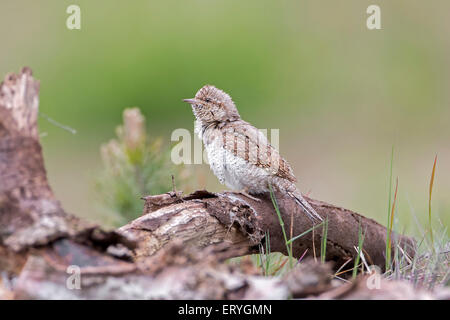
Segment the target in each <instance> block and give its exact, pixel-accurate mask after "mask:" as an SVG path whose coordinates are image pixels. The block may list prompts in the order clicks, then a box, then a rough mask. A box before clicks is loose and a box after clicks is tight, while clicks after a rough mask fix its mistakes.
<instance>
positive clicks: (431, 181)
mask: <svg viewBox="0 0 450 320" xmlns="http://www.w3.org/2000/svg"><path fill="white" fill-rule="evenodd" d="M436 161H437V155H436V156H435V157H434V163H433V170H432V171H431V178H430V193H429V197H428V225H429V228H430V239H431V245H432V246H433V248H434V241H433V229H432V228H431V195H432V194H433V184H434V175H435V172H436Z"/></svg>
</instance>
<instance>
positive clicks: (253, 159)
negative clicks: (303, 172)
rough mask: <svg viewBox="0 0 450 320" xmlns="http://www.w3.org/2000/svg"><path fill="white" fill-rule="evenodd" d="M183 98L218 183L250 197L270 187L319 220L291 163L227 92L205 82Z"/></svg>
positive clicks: (267, 190) (264, 191)
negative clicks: (243, 115) (244, 118)
mask: <svg viewBox="0 0 450 320" xmlns="http://www.w3.org/2000/svg"><path fill="white" fill-rule="evenodd" d="M183 101H185V102H187V103H189V104H191V106H192V111H193V112H194V115H195V118H196V122H195V132H196V134H198V136H199V138H200V139H201V140H202V141H203V144H204V145H205V148H206V152H207V155H208V160H209V163H210V166H211V170H212V171H213V172H214V174H215V175H216V177H217V178H218V179H219V181H220V183H222V184H225V185H227V186H228V187H229V188H231V189H234V190H239V193H241V194H243V195H245V196H248V197H250V198H252V199H255V198H254V197H252V196H251V194H253V195H256V194H261V193H266V192H269V191H270V188H271V187H273V189H274V190H276V191H279V192H280V193H282V194H287V195H289V196H290V197H292V198H293V199H294V200H295V201H296V202H297V203H298V205H299V206H300V207H301V208H302V209H303V211H304V212H305V213H306V214H307V215H308V216H309V217H310V218H311V219H312V220H313V221H314V220H322V218H321V217H320V216H319V215H318V214H317V212H316V211H315V210H314V209H313V208H312V207H311V205H310V204H309V203H308V202H307V201H306V200H305V199H304V198H303V196H302V194H301V193H300V191H299V190H298V189H297V187H296V185H295V182H296V181H297V179H296V178H295V176H294V173H293V171H292V168H291V166H290V165H289V164H288V162H287V161H286V160H284V159H283V158H282V157H281V156H280V154H279V153H278V151H277V150H276V149H275V148H274V147H273V146H272V145H270V143H269V142H268V140H267V138H266V136H265V135H264V134H263V133H262V132H261V131H260V130H258V129H256V128H255V127H253V126H252V125H251V124H250V123H248V122H246V121H244V120H242V119H241V117H240V115H239V112H238V110H237V108H236V105H235V104H234V102H233V100H232V99H231V97H230V96H229V95H228V94H227V93H225V92H224V91H222V90H220V89H217V88H216V87H214V86H211V85H206V86H204V87H202V88H201V89H200V90H199V91H198V92H197V93H196V95H195V98H192V99H184V100H183Z"/></svg>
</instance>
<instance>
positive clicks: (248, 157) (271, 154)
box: [221, 120, 297, 182]
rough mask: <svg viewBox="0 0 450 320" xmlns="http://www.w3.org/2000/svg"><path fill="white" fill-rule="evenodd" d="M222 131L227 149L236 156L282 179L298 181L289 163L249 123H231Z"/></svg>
mask: <svg viewBox="0 0 450 320" xmlns="http://www.w3.org/2000/svg"><path fill="white" fill-rule="evenodd" d="M221 131H222V134H223V135H222V139H223V141H222V143H223V145H224V147H225V149H226V150H228V151H230V152H232V153H233V154H234V155H235V156H238V157H240V158H242V159H244V160H245V161H248V162H250V163H252V164H254V165H256V166H258V167H260V168H264V169H266V170H268V171H269V172H270V173H271V174H273V175H276V176H278V177H280V178H283V179H287V180H289V181H292V182H296V181H297V179H296V178H295V176H294V172H293V170H292V168H291V166H290V165H289V163H288V162H287V161H286V160H284V159H283V157H281V156H280V154H279V152H278V150H277V149H275V148H274V147H273V146H272V145H271V144H270V143H269V142H268V141H267V138H266V136H265V135H264V134H263V133H262V132H261V131H260V130H258V129H256V128H255V127H253V126H252V125H251V124H249V123H248V122H245V121H242V120H240V121H235V122H231V123H229V124H227V125H226V126H225V127H223V128H222V130H221Z"/></svg>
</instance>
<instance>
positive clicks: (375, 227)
mask: <svg viewBox="0 0 450 320" xmlns="http://www.w3.org/2000/svg"><path fill="white" fill-rule="evenodd" d="M38 91H39V84H38V82H37V81H36V80H34V79H33V78H32V76H31V70H30V69H28V68H25V69H24V70H22V72H21V73H20V74H19V75H9V76H7V77H6V79H5V81H4V82H3V83H2V84H1V85H0V272H1V278H0V298H16V299H24V298H25V299H26V298H39V299H62V298H68V299H72V298H76V299H102V298H103V299H132V298H134V299H174V298H185V299H230V298H233V299H260V298H262V299H286V298H287V297H302V298H304V297H310V296H316V295H320V294H324V293H325V292H327V291H329V290H330V289H331V288H332V287H333V285H332V281H331V266H330V265H328V264H326V265H322V264H316V263H315V262H314V261H313V260H303V261H302V263H301V264H299V265H298V266H297V267H296V268H295V269H294V270H293V271H292V272H291V273H290V274H288V275H286V277H284V278H277V277H269V278H266V277H262V276H260V275H258V274H257V271H256V270H255V269H254V268H253V266H252V265H251V264H246V263H241V264H240V265H239V266H236V265H230V264H227V263H224V260H225V259H227V258H230V257H234V256H240V255H243V254H245V253H247V252H254V251H256V250H257V248H258V245H259V244H263V245H264V241H266V238H265V234H266V231H268V232H269V234H270V245H271V249H272V251H280V252H285V251H284V250H285V246H284V239H283V237H282V233H281V228H280V224H279V221H278V218H277V216H276V214H275V211H274V209H273V206H272V203H271V201H270V199H269V198H268V196H267V195H266V196H263V197H261V201H254V200H251V199H248V198H246V197H243V196H241V195H238V194H233V193H221V194H212V193H209V192H206V191H198V192H195V193H193V194H191V195H188V196H184V197H182V196H181V194H179V193H178V194H175V193H167V194H164V195H159V196H149V197H146V198H145V200H146V202H145V212H144V215H143V216H142V217H140V218H138V219H136V220H134V221H132V222H130V223H129V224H127V225H126V226H123V227H122V228H120V229H119V230H117V231H105V230H103V229H101V228H99V227H98V226H95V225H93V224H91V223H88V222H85V221H82V220H81V219H79V218H77V217H75V216H72V215H69V214H67V213H66V212H65V211H64V209H63V208H62V207H61V205H60V203H59V202H58V201H57V199H55V197H54V195H53V193H52V191H51V189H50V186H49V184H48V182H47V177H46V173H45V167H44V163H43V157H42V152H41V146H40V143H39V135H38V131H37V112H38ZM276 197H277V200H278V204H279V207H280V209H281V212H282V217H283V220H284V222H285V225H286V230H290V219H291V214H292V219H293V226H292V227H293V235H294V236H295V235H297V234H299V233H301V232H303V231H304V230H306V229H308V228H309V227H310V226H311V222H310V221H309V220H308V219H307V218H306V217H305V215H304V214H303V213H302V212H300V211H299V210H298V208H297V206H294V204H293V203H292V202H290V200H289V199H286V198H283V197H282V196H281V195H279V194H277V195H276ZM309 201H310V202H311V204H312V205H313V206H314V207H315V209H316V210H317V211H318V213H319V214H320V215H321V216H322V217H327V216H328V218H329V230H328V249H327V260H333V261H336V262H338V263H340V262H342V261H346V259H349V258H352V257H353V256H354V252H353V251H354V249H353V246H354V245H356V244H357V232H358V225H359V221H361V226H362V227H363V230H364V231H365V233H366V239H365V253H366V257H367V260H368V261H369V262H370V263H373V264H377V265H380V264H382V260H383V252H384V237H385V233H386V229H385V228H383V227H382V226H381V225H379V224H377V223H376V222H374V221H373V220H370V219H367V218H364V217H362V216H360V215H358V214H356V213H354V212H351V211H349V210H345V209H342V208H339V207H335V206H332V205H329V204H326V203H323V202H320V201H316V200H312V199H309ZM315 231H316V232H315V236H314V242H313V241H312V240H313V237H312V233H309V234H308V235H306V236H304V237H302V238H301V239H299V240H297V241H296V242H295V243H294V246H293V251H294V255H295V256H297V257H299V256H300V255H302V254H303V253H304V252H305V250H307V249H308V253H309V254H311V252H312V251H313V246H312V243H315V247H316V248H318V247H320V245H319V243H320V234H321V230H320V229H317V230H315ZM399 242H400V243H402V244H404V245H405V247H406V249H407V246H408V245H412V240H411V239H409V238H407V237H401V238H399ZM317 253H318V252H317ZM71 266H72V267H76V268H78V269H77V270H78V271H79V274H78V275H79V284H80V287H79V289H78V288H77V281H75V282H72V283H70V281H71V278H70V276H71V275H73V274H72V273H70V272H69V269H70V267H71ZM5 274H6V275H5ZM350 291H351V290H348V291H345V290H344V291H343V292H344V293H345V292H350ZM333 292H334V296H333V295H331V296H329V297H332V298H333V297H338V298H339V297H340V295H339V294H341V295H342V293H341V292H340V293H339V292H338V294H336V291H333ZM323 298H327V296H326V295H325V296H323Z"/></svg>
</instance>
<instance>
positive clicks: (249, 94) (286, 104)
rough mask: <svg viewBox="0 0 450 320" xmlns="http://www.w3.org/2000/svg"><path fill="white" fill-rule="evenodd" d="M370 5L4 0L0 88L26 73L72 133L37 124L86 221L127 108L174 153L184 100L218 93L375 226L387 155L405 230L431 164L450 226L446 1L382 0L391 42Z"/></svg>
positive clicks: (439, 209)
mask: <svg viewBox="0 0 450 320" xmlns="http://www.w3.org/2000/svg"><path fill="white" fill-rule="evenodd" d="M71 4H77V5H79V6H80V8H81V20H82V21H81V30H68V29H67V28H66V19H67V17H68V14H67V13H66V8H67V7H68V6H69V5H71ZM371 4H374V3H373V1H371V0H347V1H333V0H327V1H315V0H280V1H273V0H246V1H240V0H214V1H210V0H189V1H179V0H135V1H133V2H125V1H119V0H97V1H92V0H76V1H72V0H59V1H54V0H40V1H33V0H1V1H0V38H1V39H2V44H1V50H0V76H2V75H4V74H5V73H7V72H10V71H18V70H20V69H21V67H22V66H24V65H28V66H30V67H32V69H33V71H34V75H35V76H36V77H37V78H38V79H39V80H40V82H41V95H40V108H41V111H42V112H43V113H44V114H46V115H48V116H49V117H51V118H52V119H55V120H56V121H58V122H60V123H63V124H64V125H67V126H69V127H72V128H74V129H76V130H77V134H76V135H71V134H70V133H68V132H62V131H61V129H60V128H56V127H54V126H53V125H51V124H49V123H48V122H47V121H46V120H45V119H43V118H41V119H40V121H39V126H40V131H41V132H46V133H47V135H46V136H45V137H43V138H42V144H43V148H44V152H45V154H44V156H45V160H46V164H47V169H48V174H49V178H50V182H51V184H52V186H53V189H54V190H55V192H56V195H57V197H58V198H59V199H61V201H62V203H63V205H64V206H65V207H66V208H67V210H69V211H71V212H74V213H76V214H78V215H83V217H85V218H89V219H94V220H95V217H96V216H97V215H98V214H97V213H96V210H93V205H92V204H93V203H94V201H95V199H92V194H93V193H92V192H91V191H92V190H91V185H92V176H93V174H94V173H95V172H97V171H98V170H100V168H101V166H102V165H101V159H100V157H99V156H98V152H97V151H98V148H99V146H100V144H101V143H103V142H104V141H107V140H108V139H110V138H111V136H112V132H113V130H114V128H115V126H116V125H117V124H118V123H120V121H121V112H122V110H123V109H124V108H125V107H127V106H139V107H140V108H141V111H142V113H143V115H144V116H145V117H146V121H147V125H148V126H149V127H150V128H151V130H152V134H156V135H157V136H159V137H161V141H162V144H163V145H164V146H169V145H170V143H171V141H170V134H171V132H172V131H173V130H174V129H177V128H186V129H189V130H190V131H191V132H192V131H193V120H194V119H193V115H192V111H191V110H190V108H189V107H188V106H187V105H185V104H183V102H181V99H183V98H191V97H192V96H193V95H194V94H195V92H196V91H197V90H198V89H199V88H200V87H201V86H203V85H204V84H207V83H210V84H214V85H216V86H217V87H219V88H221V89H224V90H225V91H226V92H228V93H229V94H230V95H231V96H232V97H233V99H234V101H235V102H236V105H237V107H238V108H239V112H240V114H241V115H242V117H243V118H244V120H246V121H249V122H251V123H252V124H253V125H255V126H256V127H258V128H261V129H264V128H266V129H267V128H269V129H271V128H278V129H280V152H281V154H282V155H283V156H284V157H285V158H286V159H287V160H288V161H289V162H290V164H291V165H292V167H293V169H294V172H295V174H296V176H297V178H298V179H299V181H300V182H299V187H300V189H301V190H303V191H304V192H306V193H308V192H310V191H311V196H312V197H315V198H318V199H323V200H325V201H327V202H330V203H334V204H337V205H341V206H343V207H346V208H349V209H353V210H355V211H357V212H361V213H362V214H364V215H366V216H368V217H371V218H375V219H376V220H377V221H378V222H381V223H386V211H387V205H388V203H387V202H388V201H387V194H388V188H389V180H388V178H389V160H390V157H389V155H390V150H391V147H392V145H395V149H396V150H397V152H396V159H395V164H396V167H395V168H394V172H395V174H394V178H396V177H397V176H398V177H399V194H398V206H397V208H398V210H399V212H398V217H399V218H402V221H404V222H405V228H406V229H407V230H408V231H409V230H411V229H412V228H414V226H415V221H414V218H413V217H412V215H411V213H412V212H414V213H415V215H416V216H417V217H418V220H420V222H421V223H424V222H425V221H427V220H428V219H427V218H428V182H429V176H430V163H432V160H433V158H434V156H435V154H436V153H437V154H438V155H439V163H438V165H437V168H436V180H435V186H434V190H433V211H434V213H433V217H435V220H436V219H437V218H438V217H439V216H440V218H441V219H442V220H443V221H444V224H445V225H449V224H450V215H449V214H448V212H449V210H450V198H449V197H448V195H449V194H450V168H449V165H450V145H449V143H448V140H449V137H450V125H449V119H450V107H449V106H450V90H448V88H449V87H450V37H449V36H448V30H450V19H449V12H450V1H448V0H432V1H430V2H425V1H423V0H396V1H383V2H380V3H378V4H379V5H380V7H381V19H382V30H372V31H370V30H368V29H367V28H366V18H367V13H366V9H367V7H368V6H369V5H371ZM187 169H189V171H190V172H194V171H197V172H200V173H201V174H196V175H194V178H193V179H192V180H193V181H192V183H193V184H194V185H193V186H192V187H193V188H194V189H196V188H207V189H208V190H211V191H219V190H222V189H223V188H224V187H223V186H220V185H219V184H218V182H217V179H216V178H215V177H214V176H213V175H212V173H211V172H210V170H209V169H208V168H207V166H206V165H191V166H189V167H188V168H187ZM170 173H171V172H166V173H164V174H165V175H167V176H168V177H169V178H168V180H167V181H168V183H170ZM203 177H205V179H203ZM195 180H198V181H195ZM180 188H181V187H180ZM164 191H165V190H164ZM102 219H103V218H102ZM97 220H101V219H97ZM98 222H100V223H101V222H102V221H98ZM406 224H407V225H406Z"/></svg>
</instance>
